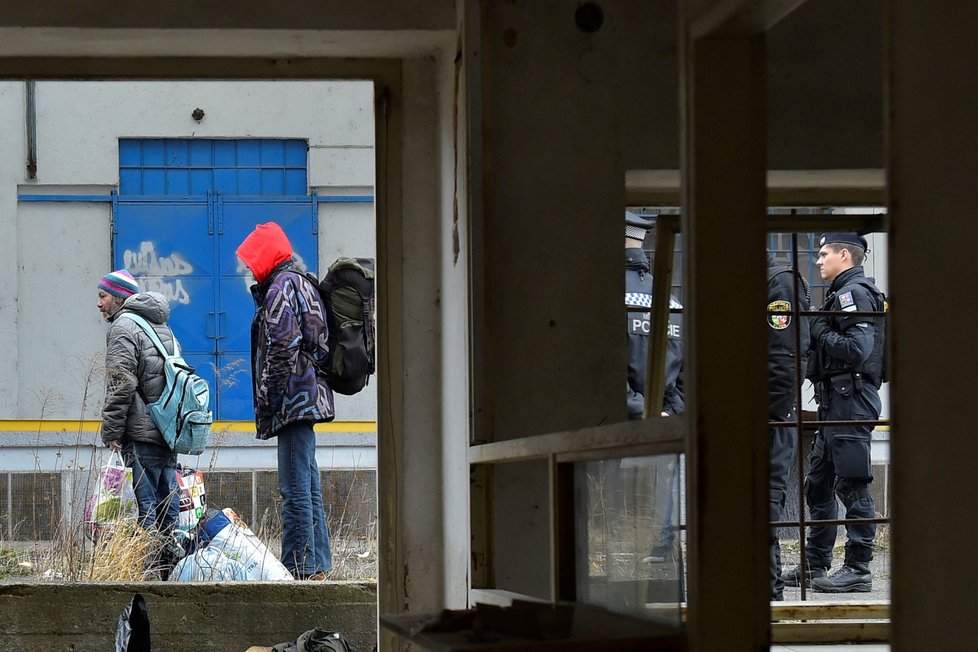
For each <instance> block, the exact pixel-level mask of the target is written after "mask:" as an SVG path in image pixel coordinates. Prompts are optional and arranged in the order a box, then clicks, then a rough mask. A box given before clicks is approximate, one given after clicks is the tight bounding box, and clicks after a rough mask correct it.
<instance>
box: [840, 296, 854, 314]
mask: <svg viewBox="0 0 978 652" xmlns="http://www.w3.org/2000/svg"><path fill="white" fill-rule="evenodd" d="M839 305H840V306H841V307H842V309H843V310H844V311H845V312H853V311H854V310H855V309H856V302H855V300H854V299H853V298H852V292H843V293H842V294H840V295H839Z"/></svg>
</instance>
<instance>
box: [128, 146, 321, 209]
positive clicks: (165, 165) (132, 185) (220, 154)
mask: <svg viewBox="0 0 978 652" xmlns="http://www.w3.org/2000/svg"><path fill="white" fill-rule="evenodd" d="M308 186H309V184H308V179H307V173H306V141H304V140H298V139H292V140H259V139H256V140H217V139H191V140H185V139H155V140H154V139H122V140H120V141H119V194H120V195H182V196H186V195H206V194H207V193H208V192H221V193H224V194H227V195H305V194H306V192H307V189H308Z"/></svg>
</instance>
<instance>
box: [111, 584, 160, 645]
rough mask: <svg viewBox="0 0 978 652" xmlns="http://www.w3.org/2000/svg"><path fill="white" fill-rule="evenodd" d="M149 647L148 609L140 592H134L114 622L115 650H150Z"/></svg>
mask: <svg viewBox="0 0 978 652" xmlns="http://www.w3.org/2000/svg"><path fill="white" fill-rule="evenodd" d="M151 649H152V644H151V643H150V640H149V609H147V608H146V600H144V599H143V596H142V594H140V593H136V594H135V595H133V596H132V602H130V603H129V604H127V605H126V608H125V609H123V610H122V613H121V614H119V620H118V622H116V625H115V652H150V650H151Z"/></svg>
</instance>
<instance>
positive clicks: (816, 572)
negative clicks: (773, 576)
mask: <svg viewBox="0 0 978 652" xmlns="http://www.w3.org/2000/svg"><path fill="white" fill-rule="evenodd" d="M825 574H826V569H825V568H815V567H812V566H809V567H808V572H807V573H806V575H807V577H806V578H805V586H806V587H810V586H811V585H812V580H814V579H815V578H818V577H823V578H824V577H825ZM781 579H782V580H783V581H784V585H785V586H801V566H795V567H794V568H792V569H791V570H789V571H785V572H784V573H782V574H781Z"/></svg>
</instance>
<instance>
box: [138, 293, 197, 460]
mask: <svg viewBox="0 0 978 652" xmlns="http://www.w3.org/2000/svg"><path fill="white" fill-rule="evenodd" d="M120 316H121V317H128V318H129V319H131V320H132V321H134V322H135V323H136V325H138V326H139V327H140V328H142V329H143V332H144V333H146V335H147V336H148V337H149V339H150V340H152V342H153V344H154V345H155V346H156V349H157V350H158V351H159V352H160V355H161V356H163V373H164V374H165V375H166V386H165V387H164V388H163V394H161V395H160V398H159V400H158V401H156V402H155V403H147V404H146V406H147V407H148V408H149V415H150V417H151V418H152V419H153V423H155V424H156V427H157V428H159V429H160V432H161V433H163V439H165V440H166V443H167V444H169V446H170V448H172V449H173V450H174V451H176V452H177V453H184V454H186V455H200V454H201V453H203V452H204V449H205V448H206V447H207V442H208V441H209V440H210V437H211V422H212V421H213V417H212V416H211V412H210V409H209V406H210V395H211V390H210V388H209V387H208V386H207V381H206V380H204V379H203V378H201V377H200V376H198V375H197V374H196V372H195V370H194V368H193V367H191V366H190V365H188V364H187V362H186V361H185V360H184V359H183V357H182V356H181V355H180V343H179V342H177V338H176V337H174V338H173V355H170V354H169V353H168V352H167V350H166V348H165V347H164V346H163V342H161V341H160V337H159V335H157V334H156V331H155V330H153V327H152V326H151V325H150V324H149V322H147V321H146V320H145V319H143V318H142V317H140V316H139V315H136V314H133V313H131V312H124V313H122V314H121V315H120ZM144 398H145V397H144Z"/></svg>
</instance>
